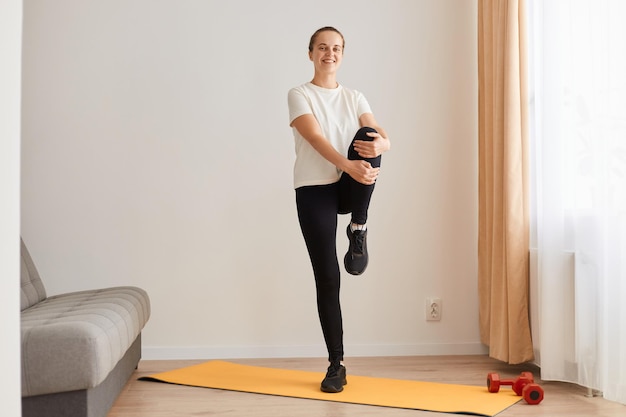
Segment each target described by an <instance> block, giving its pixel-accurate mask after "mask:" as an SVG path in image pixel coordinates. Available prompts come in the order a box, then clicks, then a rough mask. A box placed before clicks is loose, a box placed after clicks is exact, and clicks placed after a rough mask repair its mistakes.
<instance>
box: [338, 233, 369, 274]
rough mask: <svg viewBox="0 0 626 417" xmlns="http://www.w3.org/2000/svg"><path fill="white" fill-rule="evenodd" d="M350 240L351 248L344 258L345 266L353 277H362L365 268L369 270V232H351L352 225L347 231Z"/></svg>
mask: <svg viewBox="0 0 626 417" xmlns="http://www.w3.org/2000/svg"><path fill="white" fill-rule="evenodd" d="M346 233H347V234H348V239H349V240H350V247H349V248H348V252H347V253H346V256H345V257H344V258H343V264H344V265H345V267H346V271H348V273H349V274H352V275H361V274H362V273H363V272H364V271H365V268H367V262H368V260H369V257H368V255H367V241H366V239H367V230H355V231H354V232H353V231H351V230H350V225H348V228H347V229H346Z"/></svg>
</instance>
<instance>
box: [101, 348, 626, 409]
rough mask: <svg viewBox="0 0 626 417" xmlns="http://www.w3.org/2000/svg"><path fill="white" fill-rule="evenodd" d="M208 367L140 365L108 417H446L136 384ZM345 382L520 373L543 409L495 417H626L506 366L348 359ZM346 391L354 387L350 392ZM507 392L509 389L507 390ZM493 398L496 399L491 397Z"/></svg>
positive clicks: (308, 364) (321, 366)
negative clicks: (540, 394) (535, 389)
mask: <svg viewBox="0 0 626 417" xmlns="http://www.w3.org/2000/svg"><path fill="white" fill-rule="evenodd" d="M201 362H203V361H141V362H140V364H139V367H138V369H137V371H136V372H135V374H134V375H133V376H132V377H131V380H130V382H129V383H128V384H127V385H126V387H125V388H124V390H123V392H122V394H121V395H120V397H119V398H118V399H117V401H116V402H115V404H114V405H113V408H112V409H111V411H110V413H109V414H108V417H148V416H150V417H166V416H167V417H185V416H233V417H235V416H237V417H246V416H254V417H263V416H270V417H321V416H327V417H344V416H356V417H374V416H384V417H409V416H411V417H422V416H423V417H427V416H430V417H434V416H438V417H441V416H443V415H446V414H443V413H433V412H426V411H417V410H404V409H396V408H386V407H372V406H365V405H355V404H345V403H336V402H330V401H317V400H306V399H299V398H287V397H278V396H270V395H259V394H248V393H240V392H232V391H223V390H214V389H206V388H195V387H183V386H178V385H171V384H163V383H157V382H147V381H137V378H138V377H141V376H144V375H148V374H152V373H157V372H164V371H169V370H172V369H176V368H181V367H184V366H190V365H194V364H197V363H201ZM231 362H236V363H242V364H247V365H258V366H269V367H276V368H286V369H298V370H305V371H317V372H323V371H325V369H326V366H327V365H328V364H327V362H326V361H325V360H323V359H311V358H307V359H254V360H253V359H245V360H242V359H238V360H232V361H231ZM345 365H346V368H347V370H348V378H349V376H350V375H351V374H352V375H365V376H377V377H385V378H397V379H413V380H420V381H433V382H446V383H451V384H467V385H481V384H483V381H486V376H487V373H488V372H498V373H500V375H501V377H502V378H509V377H510V378H514V377H515V376H517V375H518V374H519V373H520V372H522V371H532V372H533V373H534V374H535V380H536V382H538V383H539V384H541V386H542V387H543V388H544V390H545V398H544V400H543V402H542V403H541V404H539V405H528V404H526V403H525V402H524V401H523V400H522V401H521V402H519V403H517V404H515V405H513V406H512V407H510V408H508V409H506V410H504V411H503V412H502V413H500V414H498V417H522V416H524V417H526V416H550V417H559V416H567V417H618V416H619V417H624V416H626V406H624V405H621V404H618V403H615V402H611V401H607V400H605V399H603V398H599V397H593V398H589V397H587V396H585V394H587V391H586V390H585V389H583V388H581V387H579V386H576V385H572V384H565V383H559V382H542V381H541V380H539V379H538V372H537V369H536V368H534V367H532V366H529V365H522V366H509V365H506V364H503V363H501V362H498V361H496V360H493V359H490V358H488V357H487V356H480V355H476V356H412V357H376V358H350V359H349V360H347V361H346V363H345ZM347 389H349V386H348V388H347ZM503 389H510V388H508V387H505V388H503ZM494 395H495V394H494Z"/></svg>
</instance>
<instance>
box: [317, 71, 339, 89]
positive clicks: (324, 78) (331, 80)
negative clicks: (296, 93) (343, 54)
mask: <svg viewBox="0 0 626 417" xmlns="http://www.w3.org/2000/svg"><path fill="white" fill-rule="evenodd" d="M311 83H312V84H315V85H316V86H318V87H322V88H330V89H332V88H337V87H339V83H337V78H336V77H335V75H334V74H332V75H331V74H329V75H321V74H315V76H314V77H313V79H312V80H311Z"/></svg>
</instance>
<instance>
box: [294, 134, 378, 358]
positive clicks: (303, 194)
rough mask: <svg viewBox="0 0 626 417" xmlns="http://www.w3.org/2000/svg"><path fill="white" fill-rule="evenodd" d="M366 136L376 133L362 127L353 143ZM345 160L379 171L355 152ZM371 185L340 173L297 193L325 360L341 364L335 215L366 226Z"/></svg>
mask: <svg viewBox="0 0 626 417" xmlns="http://www.w3.org/2000/svg"><path fill="white" fill-rule="evenodd" d="M366 132H376V130H374V129H372V128H370V127H362V128H361V129H359V131H358V132H357V133H356V135H355V137H354V140H357V139H358V140H368V141H371V140H373V138H371V137H369V136H367V135H366V134H365V133H366ZM354 140H353V142H352V144H351V145H350V149H349V151H348V159H351V160H366V161H369V162H370V164H371V165H372V166H373V167H376V168H378V167H380V161H381V157H380V155H379V156H377V157H376V158H362V157H360V156H359V154H358V153H356V151H355V150H354V147H353V144H354ZM373 191H374V184H372V185H365V184H361V183H359V182H357V181H355V180H354V179H353V178H352V177H350V176H349V175H348V174H346V173H343V174H342V176H341V178H340V180H339V181H338V182H336V183H333V184H329V185H316V186H305V187H300V188H297V189H296V205H297V208H298V220H299V221H300V228H301V229H302V235H303V236H304V241H305V243H306V247H307V250H308V252H309V257H310V258H311V264H312V266H313V275H314V276H315V288H316V290H317V311H318V314H319V317H320V323H321V325H322V332H323V333H324V340H325V341H326V348H327V349H328V360H329V361H330V362H336V361H341V360H343V325H342V318H341V306H340V304H339V287H340V272H339V261H338V260H337V242H336V236H337V214H338V213H340V214H346V213H352V217H351V220H352V222H353V223H357V224H365V222H366V221H367V210H368V208H369V203H370V199H371V197H372V192H373Z"/></svg>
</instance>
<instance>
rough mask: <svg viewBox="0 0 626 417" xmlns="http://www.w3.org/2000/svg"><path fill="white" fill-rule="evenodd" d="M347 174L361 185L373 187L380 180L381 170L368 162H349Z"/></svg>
mask: <svg viewBox="0 0 626 417" xmlns="http://www.w3.org/2000/svg"><path fill="white" fill-rule="evenodd" d="M345 172H346V173H347V174H348V175H350V176H351V177H352V178H353V179H354V180H355V181H357V182H360V183H361V184H365V185H372V184H374V183H375V182H376V178H378V174H379V173H380V168H373V167H372V165H371V164H370V163H369V162H367V161H361V160H348V163H347V166H346V169H345Z"/></svg>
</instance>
